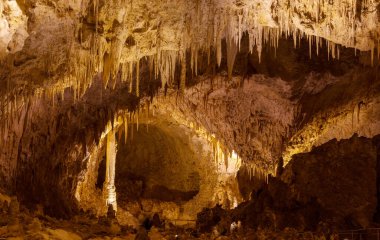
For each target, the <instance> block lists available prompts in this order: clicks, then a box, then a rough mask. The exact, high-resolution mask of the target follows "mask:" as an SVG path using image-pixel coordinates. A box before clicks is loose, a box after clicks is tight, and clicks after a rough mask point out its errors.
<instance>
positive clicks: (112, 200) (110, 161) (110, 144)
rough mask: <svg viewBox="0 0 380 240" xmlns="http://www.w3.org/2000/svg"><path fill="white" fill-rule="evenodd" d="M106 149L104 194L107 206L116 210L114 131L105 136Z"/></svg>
mask: <svg viewBox="0 0 380 240" xmlns="http://www.w3.org/2000/svg"><path fill="white" fill-rule="evenodd" d="M106 147H107V149H106V161H107V162H106V179H105V186H104V190H105V194H106V204H107V206H109V205H112V206H113V209H114V210H115V211H116V210H117V203H116V188H115V165H116V151H117V149H116V138H115V131H113V130H111V131H109V133H108V134H107V146H106Z"/></svg>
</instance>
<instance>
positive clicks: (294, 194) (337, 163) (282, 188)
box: [233, 135, 378, 231]
mask: <svg viewBox="0 0 380 240" xmlns="http://www.w3.org/2000/svg"><path fill="white" fill-rule="evenodd" d="M377 154H378V152H377V149H376V146H375V145H374V144H373V142H372V139H368V138H365V137H358V136H357V135H354V136H353V137H352V138H350V139H347V140H340V141H337V140H336V139H334V140H331V141H329V142H327V143H325V144H323V145H321V146H319V147H315V148H313V150H312V151H311V152H309V153H302V154H297V155H295V156H294V157H293V159H292V160H291V162H290V163H289V164H288V165H287V166H286V167H285V169H284V172H283V173H282V175H281V176H280V177H278V178H274V177H270V178H269V180H268V184H267V185H264V186H263V187H261V188H260V189H258V190H255V191H254V192H252V199H251V200H250V201H249V202H246V203H244V204H242V205H240V206H239V207H238V208H237V209H236V210H235V212H234V213H233V216H234V217H235V218H236V219H241V220H242V221H243V222H244V224H246V225H247V226H250V227H253V228H257V227H264V228H268V229H277V230H281V229H284V228H286V227H293V228H296V229H298V230H300V231H303V230H312V231H315V230H317V231H324V230H323V229H324V228H326V227H327V228H329V229H339V230H342V229H354V228H362V227H364V228H365V227H370V226H371V224H372V222H373V217H374V214H375V213H376V207H377V191H378V190H377V185H376V179H377V177H378V172H377V171H376V166H377Z"/></svg>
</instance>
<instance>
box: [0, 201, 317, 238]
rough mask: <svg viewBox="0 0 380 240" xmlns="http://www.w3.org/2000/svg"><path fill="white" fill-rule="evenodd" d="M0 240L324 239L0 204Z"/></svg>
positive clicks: (287, 230)
mask: <svg viewBox="0 0 380 240" xmlns="http://www.w3.org/2000/svg"><path fill="white" fill-rule="evenodd" d="M0 239H1V240H2V239H13V240H16V239H31V240H34V239H49V240H50V239H55V240H80V239H110V240H111V239H112V240H116V239H138V240H145V239H152V240H155V239H167V240H170V239H219V240H221V239H322V238H315V236H313V235H312V234H304V233H303V234H300V233H298V232H296V231H295V230H293V229H286V230H285V231H282V232H274V231H268V230H256V231H253V230H250V229H239V230H237V231H235V232H233V233H229V234H228V235H222V234H220V233H219V232H218V231H217V230H216V229H215V230H214V231H212V232H208V233H197V231H196V230H195V229H191V228H189V229H185V228H179V227H175V226H173V225H170V226H167V225H166V226H165V227H162V228H155V227H152V228H151V229H150V230H149V231H148V230H145V228H143V227H140V228H139V229H134V228H133V227H127V226H120V225H119V224H117V223H116V222H114V221H112V220H111V221H109V220H107V219H106V218H96V217H93V216H88V215H86V214H82V215H77V216H75V217H73V218H72V219H70V220H61V219H55V218H52V217H49V216H46V215H44V214H43V213H41V211H38V210H36V211H33V212H32V211H29V210H28V209H26V208H24V207H22V206H21V207H19V206H18V205H16V206H15V205H12V203H11V204H10V205H9V207H8V206H7V204H6V202H4V204H0Z"/></svg>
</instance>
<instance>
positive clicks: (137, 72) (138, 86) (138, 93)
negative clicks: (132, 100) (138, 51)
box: [136, 60, 140, 97]
mask: <svg viewBox="0 0 380 240" xmlns="http://www.w3.org/2000/svg"><path fill="white" fill-rule="evenodd" d="M136 96H137V97H139V96H140V60H137V63H136Z"/></svg>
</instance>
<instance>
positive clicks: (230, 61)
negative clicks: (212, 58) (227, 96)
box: [227, 40, 237, 80]
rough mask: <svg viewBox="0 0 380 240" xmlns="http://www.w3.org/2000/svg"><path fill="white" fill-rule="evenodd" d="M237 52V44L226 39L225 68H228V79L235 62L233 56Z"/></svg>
mask: <svg viewBox="0 0 380 240" xmlns="http://www.w3.org/2000/svg"><path fill="white" fill-rule="evenodd" d="M236 54H237V46H236V44H235V43H234V42H233V41H231V40H227V70H228V80H231V79H232V70H233V67H234V64H235V58H236Z"/></svg>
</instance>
